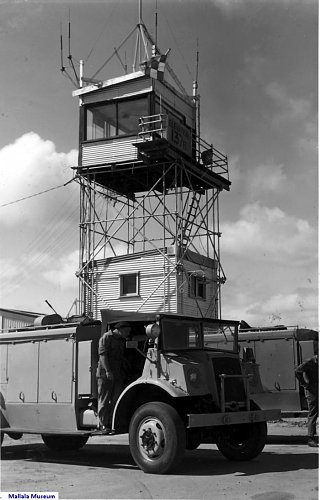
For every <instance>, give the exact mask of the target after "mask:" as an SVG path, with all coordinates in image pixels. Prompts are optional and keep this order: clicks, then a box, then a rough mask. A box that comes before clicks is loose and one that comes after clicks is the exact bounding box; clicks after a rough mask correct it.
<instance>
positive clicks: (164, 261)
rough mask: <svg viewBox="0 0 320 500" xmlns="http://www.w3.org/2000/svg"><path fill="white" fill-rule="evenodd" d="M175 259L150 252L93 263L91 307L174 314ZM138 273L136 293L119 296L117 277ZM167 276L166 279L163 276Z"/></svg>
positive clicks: (97, 313)
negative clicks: (137, 289)
mask: <svg viewBox="0 0 320 500" xmlns="http://www.w3.org/2000/svg"><path fill="white" fill-rule="evenodd" d="M175 262H176V257H175V255H166V257H164V256H163V255H162V254H161V253H160V252H159V251H157V250H151V251H147V252H139V253H137V254H130V255H124V256H119V257H112V258H108V259H102V260H99V261H96V266H95V269H96V273H97V274H96V278H95V282H96V286H95V291H96V293H97V295H95V298H94V301H95V304H94V307H93V310H94V312H95V315H96V316H97V317H99V314H100V309H102V308H106V307H109V308H111V309H122V310H125V311H137V310H139V311H140V312H160V311H162V312H163V311H165V312H176V311H177V304H176V269H175ZM134 273H137V274H138V279H139V293H138V294H137V295H130V296H126V297H121V296H120V275H123V274H134ZM165 276H167V278H166V279H164V277H165Z"/></svg>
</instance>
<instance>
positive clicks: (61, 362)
mask: <svg viewBox="0 0 320 500" xmlns="http://www.w3.org/2000/svg"><path fill="white" fill-rule="evenodd" d="M101 317H102V322H100V321H90V320H88V319H86V320H83V321H79V322H78V323H61V324H57V325H41V326H37V327H32V328H25V329H24V330H16V331H10V332H7V333H2V334H1V335H0V344H1V355H2V364H1V429H2V430H1V433H2V435H3V434H4V433H5V434H8V435H9V437H13V438H19V437H20V436H21V435H22V434H23V433H38V434H41V435H42V438H43V441H44V443H45V444H46V445H47V446H48V447H49V448H53V449H56V450H65V449H76V448H81V447H82V446H84V444H85V443H86V442H87V440H88V438H89V437H90V436H92V435H95V436H99V435H100V431H99V430H98V429H97V427H98V417H97V385H96V379H95V372H96V366H97V361H98V342H99V338H100V336H101V334H102V333H103V332H105V331H106V330H107V329H108V328H110V327H112V326H113V325H115V324H116V323H117V322H119V321H127V322H129V323H130V325H131V327H132V329H131V335H132V336H131V338H130V339H129V340H128V341H127V343H126V350H125V356H126V357H127V365H128V366H129V367H130V369H129V370H128V378H127V381H126V387H125V388H124V390H123V392H122V393H121V395H120V396H119V398H118V401H117V402H116V405H115V408H114V411H113V417H112V424H113V425H112V426H113V433H114V434H124V433H128V434H129V445H130V450H131V454H132V456H133V459H134V460H135V462H136V464H137V465H138V466H139V467H140V468H141V469H142V470H144V471H145V472H150V473H167V472H169V471H171V470H172V469H173V468H174V467H175V466H176V465H177V464H178V463H179V462H180V461H181V459H182V457H183V453H184V451H185V450H186V449H195V448H197V447H198V446H199V445H200V444H201V443H216V445H217V447H218V448H219V450H220V451H221V453H222V454H223V455H225V456H226V457H227V458H229V459H231V460H250V459H252V458H254V457H256V456H257V455H258V454H259V453H260V452H261V451H262V449H263V447H264V445H265V442H266V435H267V426H266V421H267V420H276V419H277V418H279V415H280V411H279V410H274V409H268V410H260V409H259V407H258V406H257V405H256V404H255V403H254V402H253V401H251V399H250V393H249V389H248V379H249V378H248V376H247V375H246V374H245V373H244V372H243V370H242V367H241V363H240V359H239V353H238V327H239V322H238V321H231V320H230V321H228V320H219V319H207V318H196V317H191V316H182V315H177V314H164V313H160V314H157V313H156V314H154V313H150V314H149V313H135V312H128V311H114V310H110V309H106V310H102V311H101ZM221 334H222V335H223V336H224V338H225V339H226V341H227V342H228V349H224V348H221V347H219V348H212V347H208V346H207V345H206V338H211V337H212V336H214V335H221ZM230 346H232V348H231V349H229V348H230Z"/></svg>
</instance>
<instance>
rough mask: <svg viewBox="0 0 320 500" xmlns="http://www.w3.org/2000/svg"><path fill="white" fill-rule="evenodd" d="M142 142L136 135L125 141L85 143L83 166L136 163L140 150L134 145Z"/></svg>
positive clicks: (83, 146) (83, 147) (83, 145)
mask: <svg viewBox="0 0 320 500" xmlns="http://www.w3.org/2000/svg"><path fill="white" fill-rule="evenodd" d="M142 140H143V139H140V138H139V137H137V136H135V135H134V136H130V137H126V138H125V139H113V140H110V139H108V141H98V142H97V141H95V142H87V143H83V144H82V166H84V167H86V166H90V165H100V164H108V163H118V162H119V163H121V162H131V161H136V160H137V159H138V155H137V151H138V150H137V148H136V147H135V146H134V145H133V144H134V143H138V142H141V141H142Z"/></svg>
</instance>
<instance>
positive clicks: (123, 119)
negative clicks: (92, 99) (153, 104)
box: [118, 98, 148, 135]
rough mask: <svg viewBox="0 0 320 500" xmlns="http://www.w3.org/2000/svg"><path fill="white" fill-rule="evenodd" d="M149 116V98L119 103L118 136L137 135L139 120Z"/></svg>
mask: <svg viewBox="0 0 320 500" xmlns="http://www.w3.org/2000/svg"><path fill="white" fill-rule="evenodd" d="M146 115H148V101H147V98H142V99H132V100H130V101H121V102H119V103H118V135H126V134H132V133H134V134H137V133H138V131H139V118H140V117H141V116H146Z"/></svg>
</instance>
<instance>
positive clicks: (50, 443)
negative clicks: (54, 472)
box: [41, 434, 89, 451]
mask: <svg viewBox="0 0 320 500" xmlns="http://www.w3.org/2000/svg"><path fill="white" fill-rule="evenodd" d="M41 437H42V439H43V442H44V444H45V445H46V446H47V447H48V448H50V450H54V451H71V450H79V449H80V448H82V447H83V446H84V445H85V444H86V442H87V441H88V439H89V436H70V435H62V434H42V436H41Z"/></svg>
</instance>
